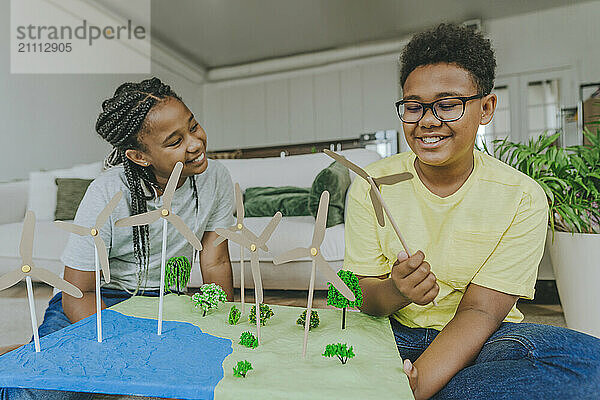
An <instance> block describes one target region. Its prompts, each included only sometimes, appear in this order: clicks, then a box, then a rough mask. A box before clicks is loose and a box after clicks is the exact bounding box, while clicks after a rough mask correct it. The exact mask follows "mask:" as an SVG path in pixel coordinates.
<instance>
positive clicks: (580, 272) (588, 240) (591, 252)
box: [546, 229, 600, 338]
mask: <svg viewBox="0 0 600 400" xmlns="http://www.w3.org/2000/svg"><path fill="white" fill-rule="evenodd" d="M546 246H547V247H548V250H549V252H550V259H551V260H552V267H553V269H554V276H555V277H556V286H557V287H558V294H559V296H560V302H561V304H562V308H563V311H564V313H565V319H566V321H567V326H568V327H569V328H571V329H575V330H577V331H580V332H584V333H587V334H589V335H593V336H596V337H599V338H600V234H589V233H575V234H572V233H566V232H554V243H553V242H552V231H551V230H550V229H549V230H548V236H547V238H546Z"/></svg>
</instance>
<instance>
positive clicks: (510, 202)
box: [344, 151, 548, 330]
mask: <svg viewBox="0 0 600 400" xmlns="http://www.w3.org/2000/svg"><path fill="white" fill-rule="evenodd" d="M415 158H416V156H415V154H414V153H413V152H406V153H401V154H397V155H395V156H392V157H388V158H385V159H383V160H379V161H377V162H375V163H373V164H371V165H369V166H368V167H367V168H366V169H365V170H366V171H367V172H368V173H369V174H370V175H371V176H374V177H380V176H384V175H390V174H396V173H400V172H404V171H408V172H411V173H412V174H413V178H412V179H411V180H408V181H404V182H401V183H398V184H396V185H392V186H386V185H382V186H381V194H382V196H383V199H384V200H385V202H386V204H387V206H388V208H389V209H390V212H391V213H392V216H393V217H394V220H395V221H396V223H397V224H398V227H399V229H400V232H401V233H402V236H403V237H404V240H405V241H406V242H407V245H408V247H409V251H410V252H411V254H413V253H414V252H416V251H417V250H421V251H423V253H424V254H425V260H426V261H427V262H429V264H430V265H431V270H432V272H433V273H434V274H435V276H436V277H437V280H438V284H439V286H440V292H439V294H438V296H437V298H436V300H437V303H438V305H437V306H433V304H428V305H425V306H419V305H417V304H414V303H413V304H410V305H408V306H406V307H404V308H402V309H400V310H398V311H397V312H396V313H395V314H394V315H393V316H394V318H396V319H397V320H398V321H399V322H400V323H402V324H404V325H406V326H408V327H421V328H434V329H438V330H441V329H442V328H443V327H444V326H445V325H446V324H447V323H448V322H449V321H450V320H451V319H452V318H453V317H454V314H455V313H456V309H457V308H458V304H459V302H460V300H461V299H462V296H463V294H464V292H465V289H466V287H467V285H468V284H469V283H470V282H473V283H475V284H477V285H480V286H484V287H487V288H491V289H494V290H498V291H500V292H504V293H508V294H512V295H518V296H520V297H523V298H527V299H532V298H533V295H534V285H535V281H536V278H537V268H538V264H539V262H540V260H541V258H542V255H543V252H544V243H545V237H546V230H547V224H548V203H547V201H546V196H545V193H544V191H543V189H542V188H541V187H540V186H539V185H538V184H537V183H536V182H535V181H534V180H533V179H531V178H529V177H528V176H527V175H525V174H523V173H521V172H519V171H517V170H516V169H514V168H512V167H510V166H508V165H506V164H505V163H503V162H501V161H499V160H497V159H495V158H493V157H491V156H488V155H486V154H483V153H481V152H479V151H474V168H473V172H472V173H471V175H470V176H469V178H468V179H467V180H466V182H465V183H464V184H463V185H462V186H461V187H460V189H458V191H456V192H455V193H453V194H452V195H450V196H447V197H439V196H437V195H435V194H433V193H431V192H430V191H429V189H427V187H426V186H425V185H424V184H423V183H422V182H421V180H420V179H419V177H418V175H417V172H416V171H415V167H414V161H415ZM368 192H369V185H368V183H367V182H366V181H365V180H364V179H361V178H359V177H357V178H355V179H354V183H353V184H352V186H351V188H350V190H349V194H348V200H347V201H348V204H347V210H346V228H345V237H346V251H345V257H344V268H345V269H349V270H351V271H353V272H354V273H355V274H357V275H364V276H378V275H383V274H388V273H389V272H390V271H391V267H392V264H393V263H394V262H395V261H396V257H397V254H398V253H399V252H400V251H402V250H403V247H402V244H401V243H400V240H399V239H398V238H397V236H396V233H395V232H394V229H393V227H392V225H391V223H390V222H389V220H388V218H387V216H386V217H385V218H386V224H385V227H383V228H382V227H380V226H379V225H378V224H377V219H376V217H375V212H374V210H373V206H372V204H371V201H370V199H369V193H368ZM522 319H523V314H521V312H520V311H519V310H518V309H517V308H516V305H515V307H513V309H512V310H511V311H510V313H509V314H508V316H507V317H506V319H505V321H510V322H520V321H522Z"/></svg>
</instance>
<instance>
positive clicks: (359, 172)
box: [323, 149, 369, 179]
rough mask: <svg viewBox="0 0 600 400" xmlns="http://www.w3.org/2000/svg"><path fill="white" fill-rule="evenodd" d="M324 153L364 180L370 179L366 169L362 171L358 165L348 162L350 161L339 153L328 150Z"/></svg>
mask: <svg viewBox="0 0 600 400" xmlns="http://www.w3.org/2000/svg"><path fill="white" fill-rule="evenodd" d="M323 152H324V153H325V154H327V155H328V156H329V157H331V158H333V159H334V160H336V161H338V162H339V163H340V164H342V165H344V166H345V167H348V168H349V169H351V170H352V171H354V173H356V175H358V176H360V177H361V178H363V179H368V178H369V174H367V173H366V172H365V170H364V169H362V168H361V167H359V166H358V165H356V164H354V163H352V162H350V161H348V159H347V158H346V157H344V156H341V155H339V154H338V153H335V152H333V151H331V150H328V149H325V150H323Z"/></svg>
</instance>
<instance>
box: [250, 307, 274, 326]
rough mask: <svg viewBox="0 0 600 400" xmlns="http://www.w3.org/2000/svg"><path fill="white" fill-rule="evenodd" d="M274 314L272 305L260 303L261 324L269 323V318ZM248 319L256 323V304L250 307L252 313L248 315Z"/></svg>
mask: <svg viewBox="0 0 600 400" xmlns="http://www.w3.org/2000/svg"><path fill="white" fill-rule="evenodd" d="M273 315H275V313H274V312H273V310H272V309H271V307H269V306H268V305H266V304H261V305H260V324H261V325H263V326H264V325H265V324H266V323H267V320H268V319H269V318H271V317H272V316H273ZM248 321H250V323H251V324H256V306H253V307H250V315H248Z"/></svg>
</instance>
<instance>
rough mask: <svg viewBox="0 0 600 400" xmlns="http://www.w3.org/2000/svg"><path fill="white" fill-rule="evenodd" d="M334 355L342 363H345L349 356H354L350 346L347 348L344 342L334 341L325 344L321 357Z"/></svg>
mask: <svg viewBox="0 0 600 400" xmlns="http://www.w3.org/2000/svg"><path fill="white" fill-rule="evenodd" d="M333 356H336V357H337V358H338V359H339V360H340V362H341V363H342V364H346V362H348V360H349V359H350V358H354V356H355V354H354V351H353V350H352V346H350V348H348V346H347V345H346V343H335V344H328V345H327V346H325V352H324V353H323V357H333Z"/></svg>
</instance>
